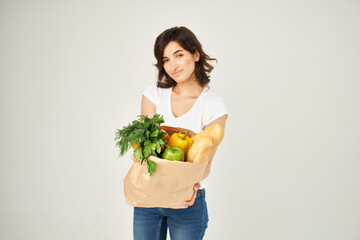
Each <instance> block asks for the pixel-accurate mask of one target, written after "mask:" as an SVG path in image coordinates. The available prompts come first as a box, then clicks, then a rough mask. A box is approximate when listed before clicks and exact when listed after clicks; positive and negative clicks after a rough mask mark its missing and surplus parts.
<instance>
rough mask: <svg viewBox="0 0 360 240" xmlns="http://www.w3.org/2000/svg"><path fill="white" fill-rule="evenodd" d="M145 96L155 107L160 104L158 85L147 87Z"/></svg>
mask: <svg viewBox="0 0 360 240" xmlns="http://www.w3.org/2000/svg"><path fill="white" fill-rule="evenodd" d="M143 95H144V96H145V97H146V98H147V99H149V100H150V101H151V102H152V103H154V104H155V105H157V104H158V91H157V85H156V83H153V84H151V85H149V86H147V87H146V88H145V90H144V92H143Z"/></svg>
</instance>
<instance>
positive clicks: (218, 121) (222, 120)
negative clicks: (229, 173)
mask: <svg viewBox="0 0 360 240" xmlns="http://www.w3.org/2000/svg"><path fill="white" fill-rule="evenodd" d="M227 117H228V115H227V114H226V115H224V116H221V117H219V118H218V119H216V120H214V121H212V122H211V123H209V124H208V125H206V126H205V128H204V129H206V128H208V127H210V126H211V125H214V124H215V123H219V124H220V125H221V126H222V127H223V128H224V129H225V123H226V119H227ZM216 150H217V148H215V149H213V150H212V151H211V153H210V158H209V162H208V164H207V166H206V168H205V172H204V175H203V176H202V178H201V180H203V179H205V178H206V177H207V176H209V174H210V168H211V163H212V160H213V158H214V155H215V153H216ZM200 187H201V186H200V183H196V184H195V185H194V194H193V196H192V197H191V199H190V200H189V201H186V202H185V203H184V204H185V206H192V205H193V204H194V202H195V199H196V192H197V190H198V189H199V188H200Z"/></svg>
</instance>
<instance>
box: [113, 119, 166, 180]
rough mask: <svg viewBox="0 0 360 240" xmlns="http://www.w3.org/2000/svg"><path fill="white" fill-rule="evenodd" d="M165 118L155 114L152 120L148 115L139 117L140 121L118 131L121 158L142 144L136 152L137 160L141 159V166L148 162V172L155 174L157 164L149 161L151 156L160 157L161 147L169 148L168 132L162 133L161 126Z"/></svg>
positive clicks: (117, 138)
mask: <svg viewBox="0 0 360 240" xmlns="http://www.w3.org/2000/svg"><path fill="white" fill-rule="evenodd" d="M164 122H165V121H164V117H163V116H162V115H159V114H155V115H154V116H153V117H152V118H149V117H147V116H146V115H139V116H138V120H134V121H133V122H132V123H130V124H129V125H128V126H125V127H123V128H122V129H116V133H115V141H116V146H117V147H118V148H119V150H120V154H119V156H123V155H124V154H125V153H126V152H127V151H128V150H129V149H130V148H131V146H133V145H134V144H140V147H138V148H137V149H136V150H135V151H134V156H135V158H136V160H140V159H141V164H143V162H144V161H146V162H147V167H148V172H149V173H150V175H151V174H153V173H154V172H155V170H156V163H155V162H154V161H151V160H150V159H149V156H151V155H152V156H160V153H161V146H162V145H166V146H167V140H164V139H162V138H163V137H165V135H166V132H163V131H161V129H160V124H162V123H164Z"/></svg>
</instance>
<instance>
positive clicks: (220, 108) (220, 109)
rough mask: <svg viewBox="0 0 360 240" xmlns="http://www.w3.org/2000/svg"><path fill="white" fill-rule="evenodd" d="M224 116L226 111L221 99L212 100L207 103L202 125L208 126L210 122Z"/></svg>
mask: <svg viewBox="0 0 360 240" xmlns="http://www.w3.org/2000/svg"><path fill="white" fill-rule="evenodd" d="M225 114H228V111H227V109H226V106H225V104H224V101H223V99H222V98H221V97H217V98H215V99H213V100H212V101H211V102H210V103H209V106H208V110H207V113H206V116H205V122H204V125H205V126H206V125H208V124H209V123H211V122H212V121H214V120H216V119H218V118H219V117H222V116H224V115H225Z"/></svg>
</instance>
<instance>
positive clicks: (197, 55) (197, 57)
mask: <svg viewBox="0 0 360 240" xmlns="http://www.w3.org/2000/svg"><path fill="white" fill-rule="evenodd" d="M194 58H195V62H198V61H199V60H200V53H199V51H196V52H195V53H194Z"/></svg>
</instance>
